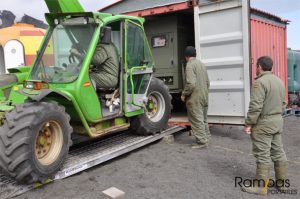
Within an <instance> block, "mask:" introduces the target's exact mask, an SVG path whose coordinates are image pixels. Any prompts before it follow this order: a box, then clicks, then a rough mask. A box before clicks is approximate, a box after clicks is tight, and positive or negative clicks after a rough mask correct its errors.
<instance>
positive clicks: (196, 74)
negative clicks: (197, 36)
mask: <svg viewBox="0 0 300 199" xmlns="http://www.w3.org/2000/svg"><path fill="white" fill-rule="evenodd" d="M185 59H186V61H187V66H186V84H185V87H184V90H183V92H182V95H181V100H182V101H183V102H186V107H187V113H188V118H189V122H190V123H191V127H192V133H193V135H194V136H195V137H196V144H193V146H192V148H204V147H206V146H207V143H208V142H209V139H210V132H209V128H208V124H207V110H208V91H209V86H210V83H209V78H208V75H207V71H206V68H205V66H204V65H203V63H201V62H200V61H199V60H197V59H196V49H195V48H194V47H192V46H188V47H187V48H186V49H185Z"/></svg>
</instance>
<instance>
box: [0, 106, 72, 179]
mask: <svg viewBox="0 0 300 199" xmlns="http://www.w3.org/2000/svg"><path fill="white" fill-rule="evenodd" d="M5 118H6V120H5V122H4V125H3V126H1V127H0V166H1V168H2V169H3V171H4V172H5V173H7V174H8V175H9V176H11V177H12V178H14V179H15V180H17V181H18V182H20V183H26V184H28V183H33V182H42V183H43V182H44V181H45V180H46V179H48V178H51V177H53V176H54V174H55V173H56V172H57V171H58V170H59V169H60V167H61V166H62V163H63V161H64V160H65V158H66V155H67V154H68V151H69V147H70V145H71V143H72V141H71V133H72V131H73V129H72V127H71V126H70V116H69V115H67V114H66V112H65V109H64V107H63V106H60V105H58V104H55V103H46V102H30V103H25V104H22V105H17V106H16V107H15V109H14V110H12V111H11V112H8V113H6V114H5Z"/></svg>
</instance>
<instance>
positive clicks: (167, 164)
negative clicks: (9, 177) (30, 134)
mask: <svg viewBox="0 0 300 199" xmlns="http://www.w3.org/2000/svg"><path fill="white" fill-rule="evenodd" d="M211 133H212V141H211V144H210V145H209V147H208V148H207V149H202V150H199V149H191V147H190V144H192V143H193V142H194V138H193V137H191V136H188V133H187V132H181V133H177V134H176V135H175V142H174V143H173V144H166V143H165V142H163V141H160V142H156V143H153V144H151V145H149V146H146V147H143V148H141V149H139V150H136V151H134V152H132V153H129V154H127V155H124V156H122V157H120V158H117V159H114V160H112V161H110V162H107V163H106V164H102V165H99V166H97V167H95V168H92V169H89V170H87V171H86V172H82V173H80V174H79V175H75V176H72V177H69V178H67V179H64V180H61V181H56V182H55V183H52V184H49V185H47V186H43V187H41V188H39V189H36V190H33V191H30V192H27V193H25V194H23V195H22V196H19V197H16V198H17V199H29V198H34V199H38V198H43V199H46V198H51V199H63V198H72V199H81V198H86V199H99V198H100V199H101V198H104V197H103V195H102V194H101V192H102V191H103V190H105V189H107V188H109V187H112V186H114V187H117V188H119V189H121V190H123V191H125V192H126V195H125V197H124V198H126V199H200V198H201V199H202V198H204V199H206V198H230V199H234V198H262V197H258V196H254V195H249V194H247V193H243V192H241V191H240V189H239V188H236V187H235V181H234V180H235V177H237V176H239V177H243V178H251V177H254V172H255V159H254V157H253V156H252V155H251V140H250V138H249V136H247V135H246V134H244V133H243V131H242V128H241V127H236V126H223V127H222V126H213V127H211ZM283 139H284V147H285V150H286V153H287V156H288V159H289V163H288V166H289V179H290V182H291V188H292V189H298V190H297V191H298V194H297V195H274V194H268V198H300V172H299V169H300V149H299V145H300V118H296V117H294V116H290V117H288V118H286V119H285V131H284V135H283ZM271 177H273V178H274V171H272V172H271Z"/></svg>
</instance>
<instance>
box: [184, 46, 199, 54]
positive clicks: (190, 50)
mask: <svg viewBox="0 0 300 199" xmlns="http://www.w3.org/2000/svg"><path fill="white" fill-rule="evenodd" d="M184 56H185V57H196V56H197V53H196V49H195V48H194V47H193V46H188V47H186V49H185V51H184Z"/></svg>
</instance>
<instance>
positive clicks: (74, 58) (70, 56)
mask: <svg viewBox="0 0 300 199" xmlns="http://www.w3.org/2000/svg"><path fill="white" fill-rule="evenodd" d="M76 58H77V57H76V55H75V54H74V53H71V54H70V55H69V63H70V64H73V63H75V62H76Z"/></svg>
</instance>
